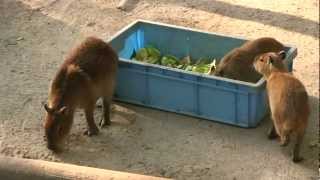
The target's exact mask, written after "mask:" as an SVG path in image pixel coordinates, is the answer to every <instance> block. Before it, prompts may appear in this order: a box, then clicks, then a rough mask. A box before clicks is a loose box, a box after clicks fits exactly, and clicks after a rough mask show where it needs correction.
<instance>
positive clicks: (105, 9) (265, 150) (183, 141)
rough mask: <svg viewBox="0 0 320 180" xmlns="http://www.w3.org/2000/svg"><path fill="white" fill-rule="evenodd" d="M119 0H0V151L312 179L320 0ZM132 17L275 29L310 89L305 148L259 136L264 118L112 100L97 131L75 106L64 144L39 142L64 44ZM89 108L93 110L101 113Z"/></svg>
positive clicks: (134, 166)
mask: <svg viewBox="0 0 320 180" xmlns="http://www.w3.org/2000/svg"><path fill="white" fill-rule="evenodd" d="M118 2H119V1H117V0H77V1H76V0H68V1H62V0H20V1H18V0H1V1H0V61H1V63H0V72H1V73H0V79H1V80H0V154H1V155H6V156H15V157H23V158H32V159H44V160H50V161H61V162H67V163H73V164H78V165H85V166H92V167H99V168H106V169H112V170H119V171H126V172H133V173H138V174H147V175H154V176H163V177H172V178H175V179H232V180H234V179H290V180H291V179H299V180H301V179H316V177H317V174H318V173H317V172H318V152H319V146H316V145H315V143H316V142H317V139H318V136H319V134H318V130H319V1H318V0H309V1H303V0H283V1H276V0H270V1H252V0H237V1H236V0H223V1H214V0H201V1H197V0H162V1H159V0H155V1H153V0H140V1H138V2H137V4H136V5H134V6H132V7H130V8H129V10H128V11H126V12H124V11H120V10H118V9H116V8H115V7H116V5H117V3H118ZM136 19H147V20H154V21H159V22H165V23H170V24H175V25H182V26H187V27H192V28H197V29H202V30H207V31H212V32H218V33H223V34H228V35H236V36H243V37H246V38H257V37H260V36H272V37H275V38H277V39H279V40H280V41H282V42H285V43H288V44H292V45H295V46H297V47H298V51H299V52H298V56H297V58H296V59H295V63H294V74H295V75H296V76H297V77H298V78H299V79H301V80H302V82H303V83H304V84H305V86H306V88H307V90H308V93H309V95H310V101H311V106H312V115H311V117H310V123H309V126H308V129H307V134H306V136H305V141H304V145H303V149H302V154H303V155H304V157H305V161H303V162H302V163H301V164H294V163H292V162H291V160H290V158H289V153H290V147H287V148H281V147H280V146H279V144H278V143H277V142H276V141H269V140H267V138H266V130H267V128H268V126H269V124H270V120H269V119H266V120H264V121H263V122H262V123H261V125H260V126H259V127H257V128H255V129H242V128H237V127H233V126H228V125H224V124H220V123H215V122H209V121H205V120H200V119H195V118H191V117H187V116H181V115H177V114H174V113H167V112H162V111H157V110H152V109H147V108H141V107H137V106H133V105H127V104H117V105H116V106H115V110H114V113H113V117H112V121H114V123H113V125H112V126H111V127H109V128H107V129H103V130H102V131H101V134H100V135H99V136H97V137H92V138H88V137H85V136H83V135H82V132H83V130H84V128H85V127H86V124H85V119H84V116H83V113H82V112H81V111H79V112H77V115H76V117H75V122H74V125H73V128H72V131H71V134H70V136H69V138H68V140H67V146H66V150H65V152H64V153H62V154H59V155H55V154H52V153H51V152H50V151H48V150H47V149H46V147H45V142H44V141H43V129H42V123H43V117H44V110H43V108H42V107H41V102H42V101H45V100H46V98H47V90H48V85H49V81H50V80H51V79H52V77H53V74H54V73H55V71H56V70H57V68H58V66H59V64H60V63H61V62H62V61H63V57H64V56H65V54H66V52H67V51H68V50H69V49H70V48H71V47H72V46H73V45H74V44H76V43H78V42H79V41H81V40H83V38H84V37H85V36H87V35H95V36H98V37H101V38H108V37H110V36H111V35H112V34H114V33H115V32H117V31H118V30H120V29H121V28H122V27H124V26H125V25H127V24H128V23H130V22H132V21H133V20H136ZM101 111H102V110H101V108H97V110H96V119H97V120H98V119H99V118H100V117H101Z"/></svg>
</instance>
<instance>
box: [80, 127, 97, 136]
mask: <svg viewBox="0 0 320 180" xmlns="http://www.w3.org/2000/svg"><path fill="white" fill-rule="evenodd" d="M98 133H99V129H98V128H97V127H95V128H88V129H87V130H86V131H84V133H83V134H84V135H87V136H93V135H98Z"/></svg>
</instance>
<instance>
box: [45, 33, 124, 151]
mask: <svg viewBox="0 0 320 180" xmlns="http://www.w3.org/2000/svg"><path fill="white" fill-rule="evenodd" d="M117 67H118V55H117V53H116V52H115V51H114V50H113V49H112V48H111V47H110V46H109V45H108V44H106V43H105V42H103V41H102V40H100V39H98V38H95V37H88V38H86V39H85V40H84V41H83V42H82V43H81V44H80V45H79V46H77V47H76V48H74V49H72V50H71V52H70V53H69V54H68V55H67V57H66V59H65V61H64V62H63V64H62V65H61V67H60V69H59V70H58V72H57V73H56V75H55V77H54V79H53V81H52V82H51V86H50V90H49V98H48V103H47V104H44V108H45V110H46V112H47V113H46V117H45V124H44V128H45V136H46V140H47V147H48V148H49V149H51V150H53V151H58V150H59V147H58V145H59V143H60V142H61V140H62V139H63V138H64V137H65V136H66V135H67V134H68V132H69V130H70V128H71V125H72V122H73V116H74V112H75V109H76V108H83V109H84V112H85V117H86V120H87V125H88V128H87V130H86V131H85V132H84V133H85V134H86V135H89V136H91V135H96V134H97V133H98V132H99V129H98V127H97V126H96V124H95V121H94V116H93V113H94V108H95V104H96V101H97V100H98V99H99V98H100V97H101V98H103V109H104V117H103V119H102V120H101V121H100V126H101V127H103V126H105V125H109V124H110V115H109V114H110V103H111V101H112V95H113V91H114V86H115V78H116V72H117Z"/></svg>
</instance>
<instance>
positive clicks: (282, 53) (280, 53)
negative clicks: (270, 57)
mask: <svg viewBox="0 0 320 180" xmlns="http://www.w3.org/2000/svg"><path fill="white" fill-rule="evenodd" d="M278 55H279V56H280V58H281V59H282V60H284V59H285V58H286V52H285V51H280V52H278Z"/></svg>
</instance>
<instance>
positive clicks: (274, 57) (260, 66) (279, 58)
mask: <svg viewBox="0 0 320 180" xmlns="http://www.w3.org/2000/svg"><path fill="white" fill-rule="evenodd" d="M285 58H286V53H285V51H280V52H278V53H275V52H268V53H263V54H261V55H259V56H257V57H256V58H255V60H254V62H253V66H254V68H255V70H256V71H257V72H259V73H260V74H263V75H264V76H269V75H270V73H271V72H272V71H274V70H278V71H279V70H281V71H282V70H285V65H284V64H283V60H284V59H285Z"/></svg>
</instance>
